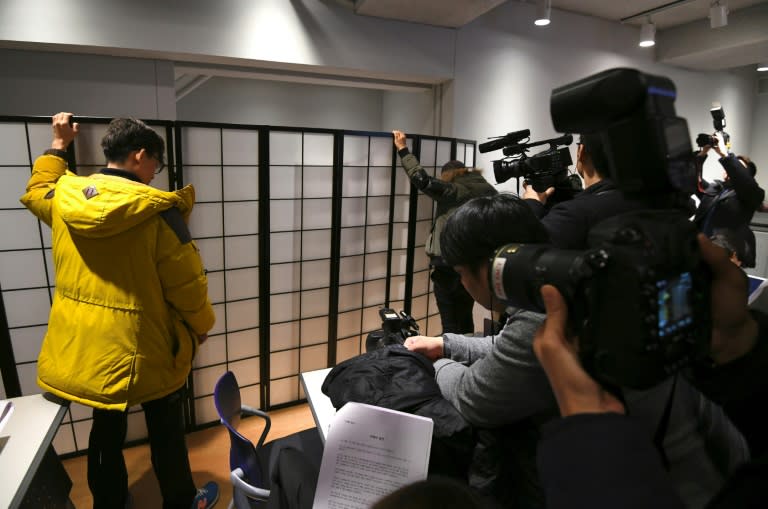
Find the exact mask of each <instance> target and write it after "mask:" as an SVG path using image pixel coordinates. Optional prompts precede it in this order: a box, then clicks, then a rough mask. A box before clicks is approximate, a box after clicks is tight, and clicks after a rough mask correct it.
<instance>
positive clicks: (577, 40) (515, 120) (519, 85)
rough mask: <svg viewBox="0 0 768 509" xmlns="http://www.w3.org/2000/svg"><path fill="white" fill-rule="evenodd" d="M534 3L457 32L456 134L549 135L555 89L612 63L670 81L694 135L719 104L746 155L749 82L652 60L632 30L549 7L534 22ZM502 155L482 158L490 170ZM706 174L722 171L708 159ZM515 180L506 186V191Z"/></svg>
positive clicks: (706, 126) (505, 8) (511, 6)
mask: <svg viewBox="0 0 768 509" xmlns="http://www.w3.org/2000/svg"><path fill="white" fill-rule="evenodd" d="M534 9H535V7H534V6H532V5H528V4H520V3H516V2H508V3H506V4H503V5H501V6H499V7H498V8H496V9H494V10H493V11H491V12H490V13H488V14H486V15H484V16H482V17H480V18H478V19H477V20H475V21H474V22H473V23H471V24H469V25H467V26H465V27H463V28H461V29H459V32H458V39H457V48H456V49H457V53H456V74H455V79H454V83H453V107H454V113H453V115H454V118H455V119H456V121H455V122H454V129H453V133H446V135H449V136H451V135H454V136H457V137H461V138H475V139H477V140H478V141H484V139H485V138H487V137H490V136H498V135H502V134H505V133H507V132H509V131H515V130H518V129H525V128H530V129H531V134H532V138H533V139H543V138H549V137H552V136H554V135H555V134H556V133H555V132H554V128H553V127H552V121H551V118H550V114H549V96H550V92H551V90H552V88H554V87H557V86H561V85H565V84H567V83H570V82H572V81H575V80H577V79H579V78H582V77H585V76H588V75H590V74H593V73H595V72H598V71H601V70H604V69H608V68H611V67H618V66H626V67H635V68H639V69H640V70H642V71H645V72H650V73H654V74H660V75H664V76H667V77H669V78H671V79H672V80H673V81H674V82H675V85H676V86H677V91H678V99H677V101H676V109H677V113H678V115H680V116H682V117H686V118H687V119H688V124H689V129H690V131H691V134H692V135H693V136H695V134H696V133H697V132H705V131H711V130H712V120H711V117H710V115H709V108H710V105H711V103H712V101H719V102H721V103H722V104H723V107H724V109H725V112H726V118H727V120H728V131H729V132H730V134H731V136H732V138H733V140H734V147H733V149H734V151H737V152H741V151H745V152H747V153H748V152H749V150H750V138H751V136H750V133H751V129H752V121H753V111H754V105H755V94H754V79H752V78H750V77H748V76H744V75H739V74H732V73H726V72H718V73H702V72H692V71H686V70H681V69H676V68H672V67H667V66H662V65H657V64H654V62H653V53H652V50H650V51H649V50H647V49H643V48H639V47H638V46H637V40H638V32H637V28H636V27H630V26H621V25H618V24H616V23H612V22H608V21H603V20H599V19H594V18H589V17H585V16H581V15H577V14H572V13H567V12H562V11H553V15H552V24H551V25H550V26H548V27H545V28H540V27H536V26H534V25H533V21H532V20H533V17H534ZM500 156H501V152H500V151H498V152H493V153H489V154H484V155H480V157H479V158H478V164H479V165H481V166H485V167H486V168H490V161H491V160H492V159H497V158H499V157H500ZM710 163H711V165H709V164H708V166H707V168H705V172H706V173H705V176H710V173H712V174H713V176H717V177H719V175H720V174H721V173H722V172H721V170H719V169H718V168H717V167H716V166H717V163H716V162H715V161H714V160H712V161H710ZM513 184H514V181H510V183H509V184H507V185H505V186H503V187H504V188H505V189H512V188H511V187H507V186H508V185H513Z"/></svg>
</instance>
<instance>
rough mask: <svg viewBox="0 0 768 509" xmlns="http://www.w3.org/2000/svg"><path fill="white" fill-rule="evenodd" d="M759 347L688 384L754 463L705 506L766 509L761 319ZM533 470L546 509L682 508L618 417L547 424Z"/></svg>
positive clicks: (651, 453) (767, 394)
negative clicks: (725, 421) (719, 414)
mask: <svg viewBox="0 0 768 509" xmlns="http://www.w3.org/2000/svg"><path fill="white" fill-rule="evenodd" d="M753 313H754V314H755V316H756V318H758V321H759V323H760V336H759V338H758V344H757V345H756V346H755V348H753V350H752V351H751V352H749V353H748V354H747V355H745V356H743V357H741V358H739V359H737V360H735V361H733V362H730V363H728V364H726V365H723V366H720V367H716V368H712V367H708V366H702V367H700V368H698V369H696V370H694V371H693V374H692V382H693V383H694V384H695V385H696V387H697V388H698V389H699V390H701V391H702V393H704V394H705V395H706V396H707V397H709V398H710V399H711V400H712V401H714V402H716V403H718V404H720V405H721V406H722V408H723V409H724V410H725V412H726V414H727V415H728V417H729V418H730V419H731V421H732V422H733V423H734V424H735V425H736V426H737V427H738V428H739V430H740V431H741V432H742V434H743V435H744V437H745V438H746V440H747V443H748V444H749V447H750V450H751V453H752V458H753V460H752V461H751V462H750V463H748V464H746V465H743V466H742V467H740V468H739V469H738V470H736V472H735V473H734V474H733V475H732V476H731V477H730V478H729V479H728V481H727V482H726V484H725V485H724V486H723V488H722V489H721V490H720V492H719V493H718V495H717V496H715V497H714V499H712V500H711V501H710V502H709V503H708V504H707V508H708V509H720V508H731V507H738V508H757V507H761V508H762V507H768V490H766V489H765V485H766V481H768V433H766V430H768V411H766V409H765V402H766V401H767V400H768V376H766V371H765V367H766V366H768V316H767V315H764V314H762V313H759V312H753ZM543 435H544V437H543V439H542V441H541V444H540V446H539V457H538V464H539V471H540V474H541V478H542V484H543V485H544V489H545V492H546V497H547V508H549V509H559V508H561V507H562V508H565V507H569V508H570V507H590V508H593V509H602V508H613V507H622V508H630V509H631V508H638V509H640V508H648V507H653V508H654V509H656V508H662V509H664V508H682V507H684V505H683V503H682V502H681V501H680V499H679V498H678V497H677V494H676V493H675V490H674V489H673V486H672V483H671V480H670V478H669V476H668V475H667V474H666V472H665V471H664V469H663V467H662V464H661V461H660V459H659V456H658V454H657V453H656V451H655V449H654V448H653V445H652V443H651V440H649V439H648V438H647V436H645V437H644V436H643V431H642V426H640V425H639V424H638V423H637V422H635V421H634V420H633V419H632V418H630V417H626V416H623V415H618V414H581V415H573V416H570V417H566V418H563V419H558V420H557V421H554V422H552V423H551V424H550V425H548V426H547V428H546V429H545V431H544V433H543Z"/></svg>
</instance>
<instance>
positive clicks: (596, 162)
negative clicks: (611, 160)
mask: <svg viewBox="0 0 768 509" xmlns="http://www.w3.org/2000/svg"><path fill="white" fill-rule="evenodd" d="M580 138H581V139H580V140H579V143H581V144H582V145H584V150H585V151H586V153H587V155H588V156H589V159H590V160H591V161H592V166H593V167H594V168H595V171H596V172H597V174H598V175H600V176H601V177H602V178H606V177H609V176H610V174H609V171H608V170H609V166H608V158H607V157H606V155H605V147H604V145H603V140H602V139H601V138H600V135H599V134H582V135H581V137H580Z"/></svg>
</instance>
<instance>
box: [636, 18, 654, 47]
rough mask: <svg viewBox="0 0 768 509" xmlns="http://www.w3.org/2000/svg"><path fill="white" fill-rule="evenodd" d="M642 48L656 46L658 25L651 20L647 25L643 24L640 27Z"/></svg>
mask: <svg viewBox="0 0 768 509" xmlns="http://www.w3.org/2000/svg"><path fill="white" fill-rule="evenodd" d="M639 44H640V47H641V48H650V47H651V46H653V45H654V44H656V25H654V24H653V22H652V21H651V19H650V18H648V22H647V23H643V24H642V25H641V26H640V43H639Z"/></svg>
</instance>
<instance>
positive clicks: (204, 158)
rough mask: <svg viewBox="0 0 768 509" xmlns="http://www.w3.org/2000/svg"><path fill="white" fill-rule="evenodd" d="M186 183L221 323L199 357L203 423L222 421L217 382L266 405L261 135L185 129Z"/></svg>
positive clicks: (198, 402)
mask: <svg viewBox="0 0 768 509" xmlns="http://www.w3.org/2000/svg"><path fill="white" fill-rule="evenodd" d="M181 129H182V131H181V134H182V137H181V147H182V163H183V181H184V184H185V185H186V184H192V185H194V186H195V194H196V204H195V208H194V210H193V212H192V216H191V218H190V222H189V229H190V232H191V233H192V237H193V238H194V239H195V242H196V243H197V246H198V248H199V249H200V255H201V257H202V259H203V265H204V266H205V267H206V270H207V274H208V295H209V297H210V299H211V302H212V303H213V307H214V310H215V312H216V324H215V325H214V327H213V329H212V330H211V331H210V332H209V334H208V341H207V342H206V343H204V344H203V345H202V346H201V347H200V350H199V351H198V354H197V357H196V358H195V362H194V368H193V371H192V375H193V387H194V395H193V397H194V400H195V421H196V424H200V423H208V422H214V421H217V420H218V414H217V413H216V408H215V406H214V402H213V389H214V387H215V385H216V381H217V380H218V379H219V377H220V376H221V375H222V374H223V373H224V372H225V371H227V370H231V371H233V372H234V373H235V375H236V376H237V381H238V383H239V384H240V391H241V394H242V398H243V401H244V402H245V403H246V404H248V405H251V406H256V407H258V406H261V405H262V404H263V402H262V401H261V398H260V390H261V389H260V384H261V371H260V365H259V361H260V359H259V355H260V352H259V340H260V336H259V231H258V225H259V215H258V208H259V200H258V198H259V153H258V146H259V132H258V131H257V130H255V129H254V130H251V129H223V128H205V127H182V128H181Z"/></svg>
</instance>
